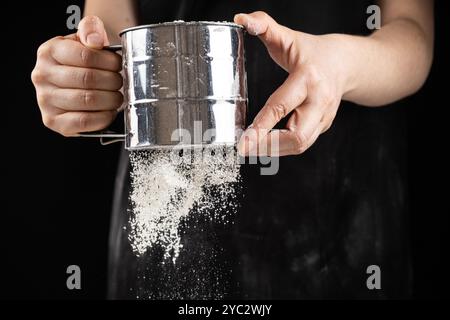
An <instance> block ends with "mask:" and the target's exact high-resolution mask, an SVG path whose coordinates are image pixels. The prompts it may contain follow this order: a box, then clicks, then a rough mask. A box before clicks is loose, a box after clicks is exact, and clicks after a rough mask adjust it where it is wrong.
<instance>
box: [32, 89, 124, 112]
mask: <svg viewBox="0 0 450 320" xmlns="http://www.w3.org/2000/svg"><path fill="white" fill-rule="evenodd" d="M41 96H42V97H41V99H43V100H44V101H41V103H40V104H41V105H43V106H45V107H47V108H48V107H49V106H50V107H56V108H58V109H62V110H66V111H105V110H117V109H118V108H119V107H120V106H121V104H122V101H123V96H122V94H121V93H120V92H118V91H101V90H82V89H61V88H56V89H53V90H51V91H49V92H47V93H45V94H43V95H41Z"/></svg>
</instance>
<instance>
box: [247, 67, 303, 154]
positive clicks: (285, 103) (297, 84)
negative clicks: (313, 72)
mask: <svg viewBox="0 0 450 320" xmlns="http://www.w3.org/2000/svg"><path fill="white" fill-rule="evenodd" d="M306 94H307V92H306V82H305V81H304V80H303V76H302V75H301V73H300V72H296V73H291V74H290V75H289V77H288V78H287V79H286V81H285V82H284V83H283V84H282V85H281V86H280V87H279V88H278V89H277V90H276V91H275V92H274V93H273V94H272V95H271V96H270V97H269V99H268V100H267V102H266V104H265V106H264V107H263V108H262V109H261V111H260V112H259V113H258V114H257V116H256V117H255V119H254V120H253V123H252V124H251V125H250V126H249V128H251V129H252V130H246V131H245V132H244V134H243V135H242V137H241V140H240V141H242V142H240V143H239V145H238V148H240V152H241V153H243V154H245V153H246V151H245V148H249V149H251V148H252V146H254V145H258V143H259V141H261V139H263V138H264V136H265V135H267V134H268V132H269V131H270V129H272V128H273V127H274V126H275V125H276V124H277V123H278V122H279V121H280V120H281V119H283V118H284V117H285V116H287V115H288V114H289V113H290V112H291V111H292V110H293V109H295V108H296V107H297V106H299V105H300V104H302V103H303V101H304V100H305V98H306ZM244 142H245V143H246V144H247V145H248V147H246V144H244Z"/></svg>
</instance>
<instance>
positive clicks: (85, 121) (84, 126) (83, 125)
mask: <svg viewBox="0 0 450 320" xmlns="http://www.w3.org/2000/svg"><path fill="white" fill-rule="evenodd" d="M88 126H89V114H88V113H85V112H82V113H80V115H79V116H78V129H79V132H83V131H87V130H88Z"/></svg>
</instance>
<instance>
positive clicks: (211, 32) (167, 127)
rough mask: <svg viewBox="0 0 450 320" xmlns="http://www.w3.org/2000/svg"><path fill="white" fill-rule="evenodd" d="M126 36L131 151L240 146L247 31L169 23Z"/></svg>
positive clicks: (127, 125) (229, 26)
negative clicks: (238, 142)
mask: <svg viewBox="0 0 450 320" xmlns="http://www.w3.org/2000/svg"><path fill="white" fill-rule="evenodd" d="M121 35H122V45H123V50H122V54H123V68H124V94H125V101H126V103H127V106H126V108H125V133H126V139H125V141H126V148H127V149H131V150H134V149H144V148H145V149H146V148H164V147H169V148H173V147H185V146H192V145H209V144H234V143H236V142H237V141H238V139H239V137H240V134H241V132H242V130H243V129H244V126H245V117H246V110H247V83H246V73H245V65H244V63H245V61H244V39H243V37H244V32H243V29H242V27H240V26H238V25H235V24H231V23H217V22H213V23H208V22H187V23H186V22H172V23H164V24H159V25H151V26H141V27H136V28H131V29H128V30H124V31H123V32H122V33H121Z"/></svg>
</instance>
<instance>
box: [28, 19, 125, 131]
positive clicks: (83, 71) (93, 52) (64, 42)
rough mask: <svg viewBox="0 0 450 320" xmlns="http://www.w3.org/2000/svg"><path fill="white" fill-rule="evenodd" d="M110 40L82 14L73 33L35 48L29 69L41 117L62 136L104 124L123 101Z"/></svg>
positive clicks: (116, 58)
mask: <svg viewBox="0 0 450 320" xmlns="http://www.w3.org/2000/svg"><path fill="white" fill-rule="evenodd" d="M106 45H109V42H108V37H107V35H106V31H105V27H104V25H103V22H102V21H101V20H100V19H99V18H98V17H93V16H90V17H85V18H84V19H83V20H81V21H80V24H79V29H78V32H77V33H76V34H71V35H68V36H65V37H55V38H53V39H50V40H49V41H47V42H45V43H44V44H42V45H41V46H40V47H39V49H38V51H37V62H36V66H35V68H34V70H33V72H32V74H31V78H32V81H33V84H34V86H35V87H36V95H37V101H38V104H39V108H40V110H41V113H42V121H43V122H44V124H45V126H47V127H48V128H50V129H52V130H54V131H56V132H59V133H60V134H62V135H64V136H76V135H77V134H78V133H81V132H88V131H96V130H101V129H104V128H106V127H107V126H108V125H109V124H110V123H111V122H112V121H113V120H114V118H115V116H116V114H117V109H118V108H119V107H120V106H121V104H122V100H123V97H122V94H121V93H120V92H119V91H118V90H119V89H120V88H121V87H122V77H121V75H120V74H119V71H120V69H121V57H120V56H119V55H117V54H115V53H112V52H108V51H106V50H101V49H102V48H103V47H104V46H106Z"/></svg>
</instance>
